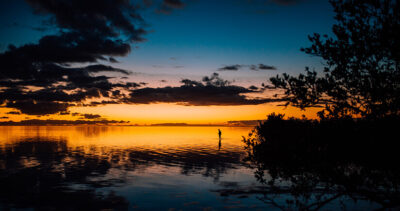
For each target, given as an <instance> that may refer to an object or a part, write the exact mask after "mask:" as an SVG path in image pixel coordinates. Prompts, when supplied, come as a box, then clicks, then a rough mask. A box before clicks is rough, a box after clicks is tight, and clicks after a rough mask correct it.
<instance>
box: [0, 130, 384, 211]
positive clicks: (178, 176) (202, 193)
mask: <svg viewBox="0 0 400 211" xmlns="http://www.w3.org/2000/svg"><path fill="white" fill-rule="evenodd" d="M217 129H218V128H216V127H100V126H87V127H83V126H77V127H72V126H71V127H69V126H52V127H50V126H41V127H32V126H30V127H16V126H14V127H6V126H5V127H0V209H1V210H14V209H30V210H267V209H268V210H270V209H271V210H281V209H287V205H288V204H289V205H290V204H291V203H292V204H293V203H295V202H293V201H291V200H292V198H293V193H289V192H288V193H286V192H282V190H279V192H274V190H270V189H267V188H265V186H263V185H261V183H259V181H258V180H257V178H256V177H255V174H254V172H255V168H251V167H250V165H249V163H246V162H244V161H243V158H244V157H245V156H246V153H245V150H244V144H243V143H242V136H247V134H248V132H249V131H250V130H251V128H223V127H222V128H220V129H221V130H222V140H221V141H219V138H218V133H217ZM267 174H268V173H267ZM264 176H265V177H268V175H264ZM281 185H282V187H284V186H285V185H288V183H285V182H282V184H281ZM332 195H334V193H327V194H326V197H328V198H329V196H332ZM295 197H296V196H295ZM306 200H309V203H310V204H311V205H312V204H313V200H314V199H313V197H309V198H307V199H306ZM315 200H318V199H315ZM343 206H345V207H346V209H349V210H365V209H372V208H374V207H377V206H376V204H374V203H370V202H368V201H362V200H357V201H354V200H352V199H351V197H347V196H345V195H344V196H340V197H336V198H333V199H332V200H330V201H328V203H326V204H324V206H323V210H336V209H340V208H343ZM289 207H290V206H289ZM293 207H294V209H296V206H293ZM310 208H315V207H310Z"/></svg>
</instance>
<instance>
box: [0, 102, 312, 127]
mask: <svg viewBox="0 0 400 211" xmlns="http://www.w3.org/2000/svg"><path fill="white" fill-rule="evenodd" d="M319 110H320V109H316V108H315V109H307V110H306V111H301V110H300V109H297V108H294V107H287V108H285V107H282V106H276V105H273V104H263V105H246V106H182V105H176V104H166V103H162V104H161V103H160V104H148V105H126V104H120V105H106V106H97V107H73V108H70V112H71V113H74V112H78V113H90V114H100V115H101V116H102V118H106V119H109V120H118V121H119V120H124V121H130V124H139V125H145V124H156V123H188V124H224V123H226V122H227V121H232V120H262V119H265V118H266V115H268V114H270V113H272V112H275V113H283V114H285V115H286V117H292V116H293V117H301V116H302V115H305V116H306V117H308V118H316V112H317V111H319ZM9 111H11V109H6V108H2V109H0V112H1V113H3V116H8V117H9V118H8V119H3V120H2V121H9V120H12V121H21V120H24V119H26V118H30V119H55V120H76V119H79V116H78V117H77V116H71V115H46V116H29V115H7V114H5V113H7V112H9Z"/></svg>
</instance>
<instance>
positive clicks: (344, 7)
mask: <svg viewBox="0 0 400 211" xmlns="http://www.w3.org/2000/svg"><path fill="white" fill-rule="evenodd" d="M330 2H331V4H332V5H333V7H334V10H335V13H336V16H335V20H336V21H337V23H336V24H335V25H333V27H332V29H333V34H334V35H335V37H329V36H328V35H323V36H321V35H320V34H316V33H315V34H314V35H312V36H309V40H310V41H311V42H312V46H311V47H308V48H302V49H301V50H302V51H304V52H305V53H306V54H310V55H313V56H318V57H321V58H322V59H323V60H324V61H325V62H324V63H325V64H324V65H325V67H324V70H323V72H324V75H323V76H319V75H318V74H317V72H316V71H315V70H310V69H309V68H308V67H306V70H305V74H300V75H299V76H298V77H294V76H290V75H288V74H286V73H285V74H283V75H282V76H279V75H277V76H276V77H272V78H270V81H271V82H272V84H273V85H274V86H275V87H276V88H280V89H282V90H284V95H285V96H284V98H288V102H287V104H286V105H293V106H296V107H299V108H301V109H304V108H306V107H311V106H321V105H325V109H324V110H323V111H321V112H319V116H320V117H321V118H341V117H348V116H361V117H368V118H380V117H385V116H388V115H399V114H400V39H399V37H400V2H399V1H394V0H369V1H364V0H344V1H342V0H331V1H330Z"/></svg>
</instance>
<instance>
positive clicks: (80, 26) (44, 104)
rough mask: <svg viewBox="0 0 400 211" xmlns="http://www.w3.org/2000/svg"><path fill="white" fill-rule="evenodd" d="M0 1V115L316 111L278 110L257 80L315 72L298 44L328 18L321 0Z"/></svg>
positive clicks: (259, 115) (253, 115) (213, 119)
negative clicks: (285, 74)
mask: <svg viewBox="0 0 400 211" xmlns="http://www.w3.org/2000/svg"><path fill="white" fill-rule="evenodd" d="M0 10H1V12H0V17H1V18H0V63H1V64H2V67H1V70H0V104H1V107H0V118H1V119H0V121H2V122H6V121H22V120H27V119H41V120H48V119H55V120H87V121H93V120H95V121H96V120H97V121H101V120H103V121H108V120H117V121H121V120H122V121H129V124H153V123H176V122H185V123H192V124H217V123H218V124H219V123H225V122H227V121H232V120H258V119H264V118H265V116H266V115H267V114H269V113H271V112H279V113H285V114H286V116H297V117H299V116H301V115H302V114H305V115H306V116H308V117H311V118H314V117H315V111H317V110H318V109H310V110H307V111H306V112H301V111H300V110H298V109H295V108H291V107H288V108H285V107H283V106H281V105H282V104H283V102H282V101H281V100H279V99H278V98H277V97H274V94H275V93H276V91H275V90H271V89H266V88H263V87H262V84H263V83H264V84H265V85H269V77H271V76H275V75H277V74H282V73H289V74H295V75H297V74H299V73H301V72H303V71H304V68H305V66H309V67H311V68H315V69H316V70H317V71H320V70H321V69H322V68H321V67H322V63H321V60H320V59H319V58H315V57H310V56H309V55H306V54H305V53H303V52H301V51H300V48H301V47H308V46H310V42H309V41H308V38H307V35H310V34H313V33H314V32H315V33H320V34H330V33H331V26H332V24H333V23H334V19H333V16H334V13H333V9H332V7H331V5H330V4H329V2H328V1H320V0H218V1H203V0H186V1H183V0H143V1H139V0H134V1H127V0H114V1H111V0H110V1H103V2H102V3H99V2H97V1H95V0H88V1H85V3H82V1H79V0H69V1H67V0H59V1H51V0H48V1H44V0H15V1H1V2H0ZM10 45H12V46H10ZM205 77H206V78H205Z"/></svg>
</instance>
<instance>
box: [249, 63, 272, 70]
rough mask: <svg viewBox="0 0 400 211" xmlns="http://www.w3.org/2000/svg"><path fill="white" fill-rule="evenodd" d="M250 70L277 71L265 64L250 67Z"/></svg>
mask: <svg viewBox="0 0 400 211" xmlns="http://www.w3.org/2000/svg"><path fill="white" fill-rule="evenodd" d="M250 70H255V71H258V70H277V68H276V67H275V66H271V65H266V64H258V65H250Z"/></svg>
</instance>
